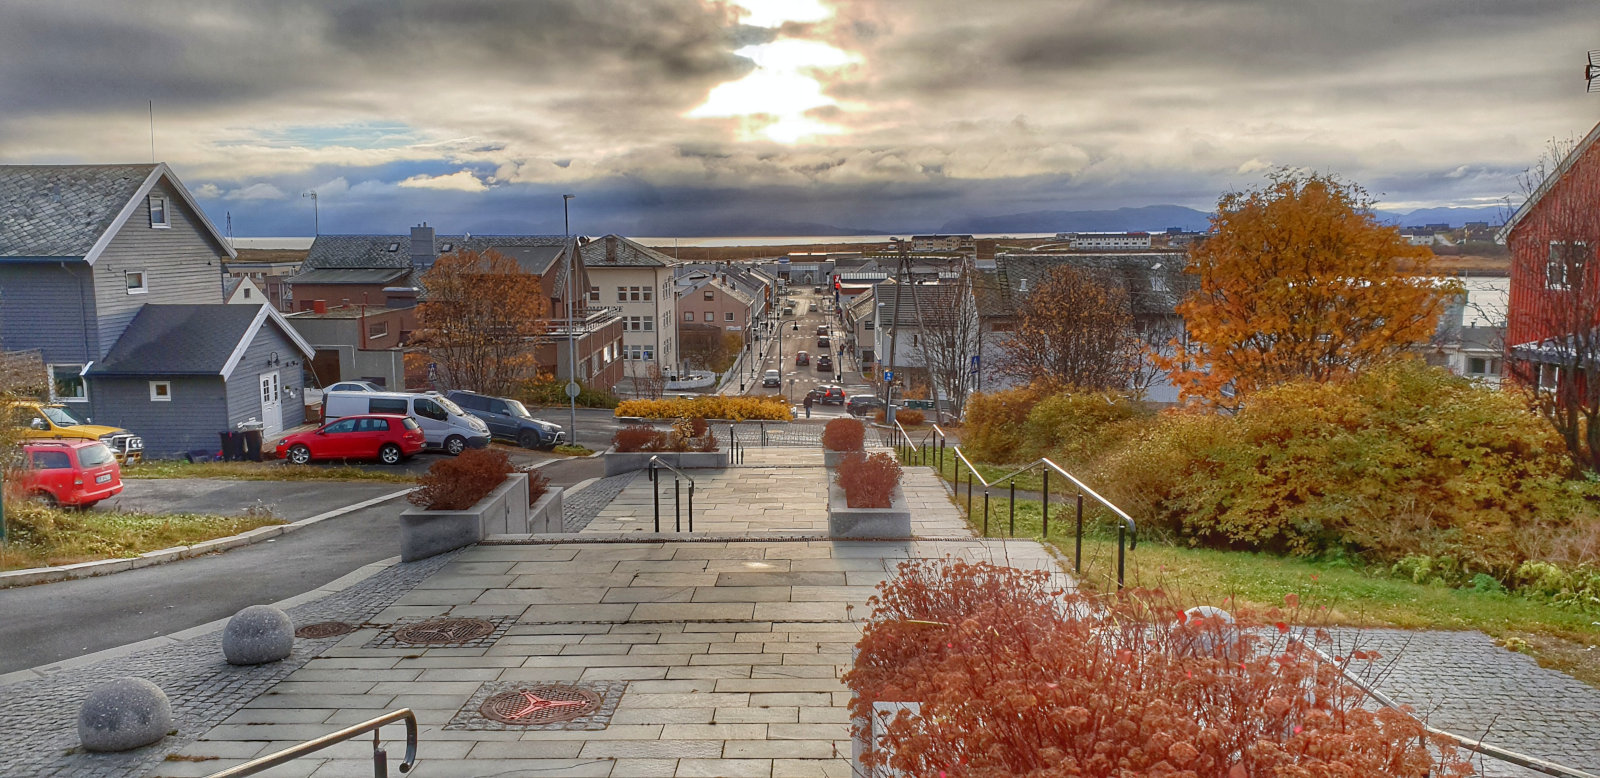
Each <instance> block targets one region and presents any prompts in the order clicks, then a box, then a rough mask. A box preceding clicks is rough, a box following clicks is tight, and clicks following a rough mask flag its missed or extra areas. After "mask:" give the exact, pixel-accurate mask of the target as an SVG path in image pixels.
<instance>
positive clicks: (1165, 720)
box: [844, 560, 1472, 778]
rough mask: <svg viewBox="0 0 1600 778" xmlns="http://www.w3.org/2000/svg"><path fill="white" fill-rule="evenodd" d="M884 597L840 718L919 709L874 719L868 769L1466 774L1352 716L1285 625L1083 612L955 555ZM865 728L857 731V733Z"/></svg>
mask: <svg viewBox="0 0 1600 778" xmlns="http://www.w3.org/2000/svg"><path fill="white" fill-rule="evenodd" d="M880 590H881V593H880V594H879V595H877V596H875V597H874V598H873V599H872V600H871V601H870V604H871V605H872V606H873V608H874V611H873V616H872V618H871V620H870V621H869V622H868V624H867V627H866V630H865V632H864V634H863V636H862V638H861V642H860V643H859V644H858V645H857V648H858V649H859V654H858V656H857V659H856V664H855V667H854V669H852V670H851V671H850V672H849V673H847V674H846V675H845V678H844V680H845V683H846V684H848V685H849V686H850V688H851V689H852V690H853V691H854V692H855V695H856V696H855V700H854V701H853V702H852V703H851V709H852V713H853V714H854V715H855V716H856V719H857V721H858V722H861V721H869V720H870V718H869V717H871V716H874V715H876V714H874V710H873V703H874V702H889V701H901V702H917V703H920V708H919V709H917V710H902V711H900V712H898V713H896V714H894V715H893V716H892V717H890V716H888V715H887V714H882V715H881V716H880V725H879V726H880V729H881V730H882V733H881V735H880V736H879V738H878V740H877V742H875V743H871V744H870V746H869V750H868V751H867V753H866V754H865V756H864V761H865V762H866V765H867V766H868V767H869V768H873V769H878V768H883V767H887V768H890V769H893V770H898V771H900V773H899V774H903V775H919V776H921V775H927V776H934V775H940V776H948V777H949V778H955V777H956V776H962V777H963V778H966V777H969V776H981V777H982V778H1001V777H1002V776H1005V777H1007V778H1010V777H1011V776H1030V777H1032V778H1046V777H1048V778H1066V777H1067V776H1074V777H1079V776H1081V777H1084V778H1101V777H1106V778H1110V777H1113V776H1114V777H1115V778H1133V776H1175V777H1177V776H1184V777H1187V778H1245V777H1248V778H1265V777H1267V776H1274V777H1281V778H1290V777H1291V776H1292V777H1293V778H1310V777H1311V776H1352V777H1355V776H1361V777H1362V778H1371V777H1389V776H1394V777H1398V776H1405V777H1406V778H1411V777H1413V776H1414V777H1415V778H1423V777H1424V776H1429V775H1433V776H1464V775H1471V774H1472V769H1471V767H1470V765H1468V764H1467V763H1465V762H1464V761H1462V760H1461V759H1459V758H1457V757H1456V755H1455V752H1454V750H1453V748H1452V747H1451V746H1450V745H1449V744H1447V743H1444V742H1441V741H1438V740H1437V739H1431V738H1430V737H1429V736H1428V735H1427V733H1426V731H1425V730H1424V729H1423V727H1422V725H1421V724H1420V723H1419V722H1418V721H1417V720H1416V719H1414V718H1412V717H1410V716H1409V715H1406V714H1405V713H1402V712H1400V711H1396V710H1390V709H1387V708H1385V709H1380V710H1378V711H1371V710H1367V709H1364V708H1363V707H1362V706H1361V703H1362V693H1361V691H1360V690H1359V689H1357V688H1356V687H1355V686H1354V685H1353V684H1351V683H1350V682H1348V681H1347V680H1346V679H1345V678H1344V677H1343V676H1342V675H1341V674H1340V672H1339V668H1338V667H1336V666H1334V665H1332V664H1329V663H1327V662H1324V661H1322V660H1320V659H1318V658H1317V657H1316V656H1315V655H1314V654H1313V653H1312V652H1311V651H1309V650H1306V649H1304V648H1300V647H1299V645H1298V644H1291V643H1290V642H1289V641H1288V640H1287V638H1288V636H1289V632H1290V628H1289V627H1288V626H1287V625H1286V624H1284V623H1282V622H1276V623H1274V622H1271V621H1267V622H1264V623H1261V624H1256V623H1253V622H1251V621H1249V620H1247V619H1240V620H1239V621H1238V622H1236V623H1234V624H1232V625H1229V624H1225V623H1223V622H1222V621H1220V620H1219V619H1216V618H1211V619H1200V618H1186V617H1184V615H1183V611H1182V610H1180V609H1179V607H1178V606H1177V605H1176V604H1174V603H1173V602H1172V601H1171V600H1170V599H1168V598H1167V597H1166V596H1164V595H1163V594H1162V593H1160V592H1156V591H1148V590H1131V591H1129V592H1125V593H1123V594H1122V595H1121V596H1118V597H1115V598H1107V599H1097V598H1091V597H1088V596H1084V595H1079V594H1075V593H1066V592H1064V591H1061V590H1060V588H1059V587H1057V586H1055V585H1053V584H1052V582H1051V579H1050V577H1049V574H1048V573H1047V572H1044V571H1021V570H1016V569H1012V568H1007V567H999V566H995V565H990V564H987V563H975V564H970V563H965V562H959V561H951V560H913V561H909V562H905V563H902V564H901V566H900V574H899V576H898V577H896V578H894V579H892V580H890V581H888V582H886V583H885V584H884V585H883V586H881V587H880ZM1264 615H1265V617H1266V618H1267V619H1273V618H1276V617H1279V616H1281V615H1282V614H1280V613H1277V612H1276V611H1268V612H1267V613H1265V614H1264ZM1274 627H1276V629H1274ZM1323 639H1326V637H1325V636H1323ZM1370 658H1376V655H1375V654H1365V653H1363V652H1355V653H1354V656H1353V657H1351V658H1350V659H1357V660H1363V659H1370ZM1350 659H1347V658H1341V660H1343V661H1346V662H1348V661H1350ZM869 731H870V728H864V727H862V726H859V724H858V726H857V735H858V736H860V737H869V736H870V735H869V734H868V733H869ZM1430 747H1431V748H1432V749H1433V752H1430Z"/></svg>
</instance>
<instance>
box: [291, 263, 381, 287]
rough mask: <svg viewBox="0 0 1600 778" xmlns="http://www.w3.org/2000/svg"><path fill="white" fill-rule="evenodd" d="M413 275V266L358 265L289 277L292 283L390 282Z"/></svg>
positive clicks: (307, 272)
mask: <svg viewBox="0 0 1600 778" xmlns="http://www.w3.org/2000/svg"><path fill="white" fill-rule="evenodd" d="M408 275H411V268H409V267H405V268H398V267H396V268H383V267H358V268H348V269H328V270H308V271H306V272H304V273H301V274H300V275H297V276H293V277H291V278H290V279H289V283H291V284H388V283H391V282H394V281H398V280H400V279H402V278H404V277H406V276H408Z"/></svg>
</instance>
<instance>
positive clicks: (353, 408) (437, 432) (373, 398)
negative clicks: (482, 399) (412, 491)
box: [322, 392, 489, 456]
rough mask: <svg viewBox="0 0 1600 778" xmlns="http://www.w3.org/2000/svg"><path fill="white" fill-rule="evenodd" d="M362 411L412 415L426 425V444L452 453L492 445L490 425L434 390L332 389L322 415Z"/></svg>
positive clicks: (324, 400)
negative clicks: (345, 390)
mask: <svg viewBox="0 0 1600 778" xmlns="http://www.w3.org/2000/svg"><path fill="white" fill-rule="evenodd" d="M361 413H397V414H404V415H406V416H410V417H411V418H413V419H416V421H417V426H419V427H421V428H422V437H423V444H424V445H425V446H427V447H428V448H431V449H443V450H444V452H445V453H446V454H449V455H450V456H455V455H457V454H460V453H461V452H463V451H466V450H467V449H468V448H469V447H470V448H483V447H484V446H487V445H489V427H488V426H487V425H485V424H484V423H483V421H482V420H481V419H479V418H477V417H476V416H473V415H471V414H469V413H467V412H466V411H464V410H461V406H459V405H456V404H455V403H453V402H450V400H449V399H447V398H445V397H443V396H441V395H437V394H433V393H431V392H430V393H428V394H413V393H411V392H328V393H326V394H324V395H323V396H322V416H323V418H324V419H326V420H328V421H333V420H334V419H340V418H344V417H345V416H354V415H356V414H361Z"/></svg>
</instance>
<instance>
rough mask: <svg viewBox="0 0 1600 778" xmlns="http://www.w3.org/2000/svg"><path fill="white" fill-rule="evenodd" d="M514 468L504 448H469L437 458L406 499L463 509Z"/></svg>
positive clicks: (439, 507)
mask: <svg viewBox="0 0 1600 778" xmlns="http://www.w3.org/2000/svg"><path fill="white" fill-rule="evenodd" d="M514 469H515V468H513V467H512V466H511V458H510V457H508V456H506V453H505V452H504V451H499V450H497V449H492V448H482V449H474V448H469V449H467V450H466V451H463V452H461V456H458V457H451V458H449V459H441V460H439V461H437V462H434V463H433V466H432V467H429V468H428V472H426V473H424V474H423V475H422V478H420V479H418V482H419V483H420V484H421V486H420V487H418V488H417V490H416V491H414V492H412V493H411V494H410V495H408V496H407V497H406V499H407V500H409V501H410V502H411V504H412V505H415V506H418V507H420V508H424V509H426V510H434V511H463V510H466V509H468V508H471V507H472V506H474V505H476V504H478V501H479V500H482V499H483V498H484V497H487V496H488V495H489V493H490V492H492V491H494V489H495V487H497V486H499V485H500V483H501V482H502V481H504V480H506V476H507V475H509V474H510V473H511V472H512V471H513V470H514Z"/></svg>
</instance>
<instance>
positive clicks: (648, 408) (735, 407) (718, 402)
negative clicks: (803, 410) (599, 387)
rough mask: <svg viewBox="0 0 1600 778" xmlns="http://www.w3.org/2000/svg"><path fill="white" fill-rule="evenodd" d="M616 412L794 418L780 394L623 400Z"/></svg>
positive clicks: (665, 416) (647, 415) (660, 416)
mask: <svg viewBox="0 0 1600 778" xmlns="http://www.w3.org/2000/svg"><path fill="white" fill-rule="evenodd" d="M617 415H618V416H637V417H639V418H643V419H682V418H700V419H731V420H733V421H744V420H746V419H750V420H756V419H761V420H770V421H788V420H790V419H793V418H794V412H793V410H792V409H791V408H790V406H789V401H787V400H785V399H783V397H781V396H772V397H726V396H722V395H705V396H702V397H691V398H674V399H670V400H624V401H622V403H620V404H619V405H617Z"/></svg>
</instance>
